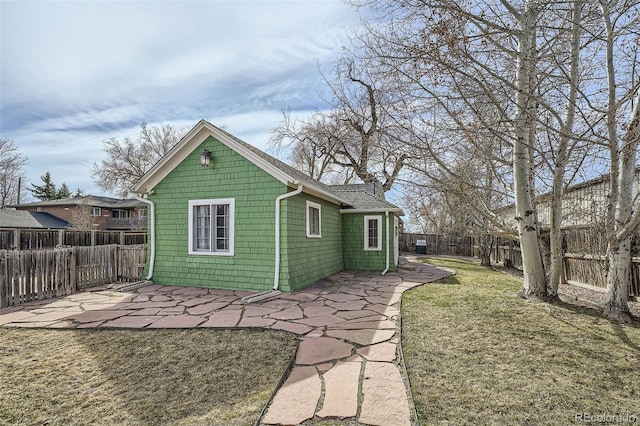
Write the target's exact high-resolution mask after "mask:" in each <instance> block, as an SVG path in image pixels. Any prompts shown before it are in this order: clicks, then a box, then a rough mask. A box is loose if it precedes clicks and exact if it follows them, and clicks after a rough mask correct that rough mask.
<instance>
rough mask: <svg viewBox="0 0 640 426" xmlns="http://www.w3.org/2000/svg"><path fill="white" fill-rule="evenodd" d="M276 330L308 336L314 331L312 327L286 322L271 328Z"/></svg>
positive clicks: (279, 322)
mask: <svg viewBox="0 0 640 426" xmlns="http://www.w3.org/2000/svg"><path fill="white" fill-rule="evenodd" d="M271 328H273V329H275V330H284V331H290V332H292V333H295V334H307V333H308V332H310V331H311V330H312V328H311V327H309V326H308V325H304V324H295V323H290V322H286V321H278V322H276V323H275V324H273V325H272V326H271Z"/></svg>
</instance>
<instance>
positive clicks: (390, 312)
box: [367, 305, 400, 318]
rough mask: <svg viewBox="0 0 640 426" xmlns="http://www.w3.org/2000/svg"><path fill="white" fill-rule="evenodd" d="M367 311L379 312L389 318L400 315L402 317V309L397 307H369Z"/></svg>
mask: <svg viewBox="0 0 640 426" xmlns="http://www.w3.org/2000/svg"><path fill="white" fill-rule="evenodd" d="M367 309H369V310H371V311H375V312H378V313H380V314H382V315H385V316H387V317H389V318H391V317H397V316H398V315H400V309H398V308H396V307H395V306H386V305H369V306H367Z"/></svg>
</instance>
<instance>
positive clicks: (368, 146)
mask: <svg viewBox="0 0 640 426" xmlns="http://www.w3.org/2000/svg"><path fill="white" fill-rule="evenodd" d="M325 81H326V82H327V85H328V86H329V89H330V90H331V93H332V98H331V99H330V100H328V101H327V103H328V106H329V110H328V111H326V112H317V113H315V114H313V115H312V116H311V117H310V118H309V119H307V120H303V121H293V120H291V118H290V115H289V114H288V113H285V117H284V120H283V122H282V124H281V125H280V126H279V127H278V128H277V129H275V130H274V134H273V137H272V139H271V143H272V145H273V146H276V147H278V148H280V149H281V148H291V147H293V151H294V157H293V160H294V161H293V162H294V164H297V165H299V166H302V169H303V170H304V171H306V172H307V173H309V174H310V175H312V176H313V177H316V178H317V179H321V178H323V177H324V176H326V175H328V174H331V173H333V174H335V173H336V172H342V173H343V174H342V176H343V177H344V179H343V181H348V180H349V179H350V176H351V175H355V176H357V177H358V178H359V179H360V180H361V181H363V182H370V181H373V180H378V181H381V182H382V188H383V190H384V191H389V190H390V189H391V188H392V186H393V184H394V182H395V181H396V179H397V178H398V176H399V174H400V172H401V170H402V169H403V167H405V166H406V164H407V161H408V159H409V156H408V155H407V154H406V153H405V152H403V151H401V150H399V149H398V145H399V144H401V143H402V136H401V135H400V134H399V133H398V131H397V130H398V128H397V127H395V126H394V122H393V120H391V119H390V116H389V106H390V101H389V99H388V97H387V93H386V92H385V90H384V88H383V87H380V86H383V84H382V82H376V81H374V80H373V79H372V78H371V76H370V75H369V73H368V71H367V67H366V65H365V64H358V63H357V62H356V61H355V60H354V59H346V58H343V59H341V60H339V61H338V63H337V65H336V72H335V78H334V79H333V80H329V79H328V78H326V77H325ZM336 166H337V167H336Z"/></svg>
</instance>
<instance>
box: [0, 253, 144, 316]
mask: <svg viewBox="0 0 640 426" xmlns="http://www.w3.org/2000/svg"><path fill="white" fill-rule="evenodd" d="M145 259H146V246H144V245H139V246H120V245H115V244H111V245H103V246H93V247H71V248H58V249H50V250H30V251H24V250H0V307H5V306H13V305H18V304H20V303H25V302H30V301H33V300H44V299H50V298H53V297H60V296H66V295H69V294H73V293H75V292H76V291H77V290H80V289H84V288H88V287H94V286H98V285H104V284H110V283H117V282H135V281H138V280H140V278H141V276H142V272H143V269H144V264H145Z"/></svg>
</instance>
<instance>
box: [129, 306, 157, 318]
mask: <svg viewBox="0 0 640 426" xmlns="http://www.w3.org/2000/svg"><path fill="white" fill-rule="evenodd" d="M158 312H160V308H145V309H140V310H139V311H134V312H132V313H131V315H141V316H149V315H155V314H157V313H158Z"/></svg>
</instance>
